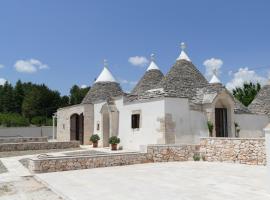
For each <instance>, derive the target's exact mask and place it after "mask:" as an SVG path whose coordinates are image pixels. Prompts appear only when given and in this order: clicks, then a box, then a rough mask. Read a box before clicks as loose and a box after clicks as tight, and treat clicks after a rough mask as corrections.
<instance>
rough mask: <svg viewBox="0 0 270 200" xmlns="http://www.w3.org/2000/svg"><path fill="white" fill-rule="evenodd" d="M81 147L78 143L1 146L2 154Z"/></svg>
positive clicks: (8, 144)
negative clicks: (5, 152)
mask: <svg viewBox="0 0 270 200" xmlns="http://www.w3.org/2000/svg"><path fill="white" fill-rule="evenodd" d="M79 146H80V143H79V142H78V141H70V142H26V143H2V144H0V152H4V151H26V150H42V149H68V148H77V147H79Z"/></svg>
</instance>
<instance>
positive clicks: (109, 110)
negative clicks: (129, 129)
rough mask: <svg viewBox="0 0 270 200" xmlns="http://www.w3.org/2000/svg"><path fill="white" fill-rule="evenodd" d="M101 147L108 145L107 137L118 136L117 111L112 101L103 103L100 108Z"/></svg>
mask: <svg viewBox="0 0 270 200" xmlns="http://www.w3.org/2000/svg"><path fill="white" fill-rule="evenodd" d="M100 113H101V124H102V140H103V147H108V146H109V138H110V137H111V136H118V128H119V111H118V110H117V108H116V106H115V104H114V103H113V102H110V103H109V104H108V103H105V104H104V105H103V106H102V108H101V110H100Z"/></svg>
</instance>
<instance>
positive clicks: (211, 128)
mask: <svg viewBox="0 0 270 200" xmlns="http://www.w3.org/2000/svg"><path fill="white" fill-rule="evenodd" d="M207 126H208V130H209V133H210V134H209V135H210V137H213V129H214V124H213V123H212V122H211V121H207Z"/></svg>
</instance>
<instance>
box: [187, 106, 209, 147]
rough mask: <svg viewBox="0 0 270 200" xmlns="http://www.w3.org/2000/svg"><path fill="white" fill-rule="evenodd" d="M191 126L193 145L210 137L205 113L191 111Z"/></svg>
mask: <svg viewBox="0 0 270 200" xmlns="http://www.w3.org/2000/svg"><path fill="white" fill-rule="evenodd" d="M190 126H191V133H192V134H193V137H194V138H193V143H196V144H197V143H199V142H200V138H201V137H208V136H209V131H208V127H207V116H206V114H205V113H203V112H199V111H193V110H191V111H190Z"/></svg>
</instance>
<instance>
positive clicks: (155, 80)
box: [131, 60, 164, 95]
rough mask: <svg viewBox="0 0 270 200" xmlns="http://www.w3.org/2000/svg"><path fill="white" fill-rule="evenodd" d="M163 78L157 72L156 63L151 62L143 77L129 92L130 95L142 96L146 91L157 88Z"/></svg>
mask: <svg viewBox="0 0 270 200" xmlns="http://www.w3.org/2000/svg"><path fill="white" fill-rule="evenodd" d="M163 77H164V75H163V73H162V72H161V71H160V70H159V68H158V66H157V65H156V63H155V62H154V61H153V60H152V61H151V63H150V65H149V67H148V68H147V71H146V72H145V74H144V75H143V77H142V78H141V79H140V81H139V82H138V83H137V85H136V86H135V88H134V89H133V90H132V91H131V94H134V95H136V94H142V93H143V92H145V91H147V90H151V89H155V88H157V86H158V84H159V83H160V81H161V80H162V78H163Z"/></svg>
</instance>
